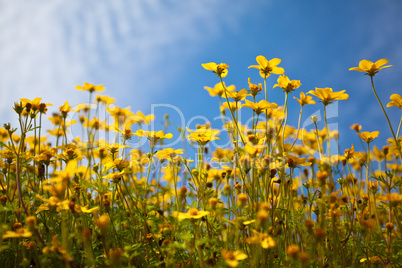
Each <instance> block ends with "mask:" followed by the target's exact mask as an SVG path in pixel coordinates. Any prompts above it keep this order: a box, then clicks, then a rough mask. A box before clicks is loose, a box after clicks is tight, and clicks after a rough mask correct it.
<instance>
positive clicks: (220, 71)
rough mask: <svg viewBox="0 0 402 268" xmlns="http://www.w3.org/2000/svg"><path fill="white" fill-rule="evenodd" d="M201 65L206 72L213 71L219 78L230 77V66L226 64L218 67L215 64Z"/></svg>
mask: <svg viewBox="0 0 402 268" xmlns="http://www.w3.org/2000/svg"><path fill="white" fill-rule="evenodd" d="M201 65H202V67H204V69H205V70H208V71H212V72H213V73H215V74H216V75H217V76H219V77H225V76H227V75H228V70H227V68H229V65H227V64H226V63H221V64H219V65H218V64H216V63H215V62H208V63H203V64H201Z"/></svg>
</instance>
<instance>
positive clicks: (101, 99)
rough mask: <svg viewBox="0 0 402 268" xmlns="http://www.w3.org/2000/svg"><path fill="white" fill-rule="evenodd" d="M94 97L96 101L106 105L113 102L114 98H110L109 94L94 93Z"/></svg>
mask: <svg viewBox="0 0 402 268" xmlns="http://www.w3.org/2000/svg"><path fill="white" fill-rule="evenodd" d="M95 99H96V101H97V102H102V103H104V104H106V105H110V104H112V103H114V102H115V99H113V98H111V97H109V96H101V95H96V97H95Z"/></svg>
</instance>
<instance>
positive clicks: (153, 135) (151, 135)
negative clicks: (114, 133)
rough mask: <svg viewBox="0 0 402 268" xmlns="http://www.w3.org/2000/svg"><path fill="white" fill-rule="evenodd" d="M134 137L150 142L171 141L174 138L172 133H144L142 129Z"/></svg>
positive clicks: (160, 131)
mask: <svg viewBox="0 0 402 268" xmlns="http://www.w3.org/2000/svg"><path fill="white" fill-rule="evenodd" d="M133 135H136V136H139V137H147V138H148V140H150V141H157V140H159V139H162V138H164V139H171V138H173V134H172V133H167V134H165V132H163V131H162V130H159V131H144V130H142V129H139V130H137V131H136V132H135V133H134V134H133Z"/></svg>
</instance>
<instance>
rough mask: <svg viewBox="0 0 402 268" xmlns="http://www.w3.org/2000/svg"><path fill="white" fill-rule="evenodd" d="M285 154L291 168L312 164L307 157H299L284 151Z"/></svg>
mask: <svg viewBox="0 0 402 268" xmlns="http://www.w3.org/2000/svg"><path fill="white" fill-rule="evenodd" d="M283 156H284V157H285V158H286V163H287V164H288V166H289V168H295V167H296V166H297V165H300V166H303V167H308V166H311V163H310V162H306V160H307V158H299V157H297V156H294V155H291V154H288V153H283Z"/></svg>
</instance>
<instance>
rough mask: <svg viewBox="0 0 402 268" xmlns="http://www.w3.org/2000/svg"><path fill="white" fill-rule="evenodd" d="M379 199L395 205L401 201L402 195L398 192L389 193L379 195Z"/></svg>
mask: <svg viewBox="0 0 402 268" xmlns="http://www.w3.org/2000/svg"><path fill="white" fill-rule="evenodd" d="M380 199H381V200H384V201H389V202H390V203H391V205H392V206H394V207H395V206H397V205H399V204H401V203H402V195H401V194H398V193H390V194H387V195H383V196H381V197H380Z"/></svg>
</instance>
